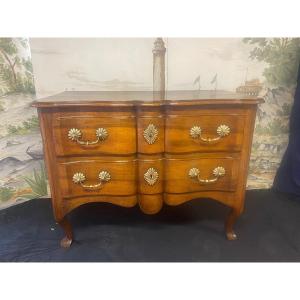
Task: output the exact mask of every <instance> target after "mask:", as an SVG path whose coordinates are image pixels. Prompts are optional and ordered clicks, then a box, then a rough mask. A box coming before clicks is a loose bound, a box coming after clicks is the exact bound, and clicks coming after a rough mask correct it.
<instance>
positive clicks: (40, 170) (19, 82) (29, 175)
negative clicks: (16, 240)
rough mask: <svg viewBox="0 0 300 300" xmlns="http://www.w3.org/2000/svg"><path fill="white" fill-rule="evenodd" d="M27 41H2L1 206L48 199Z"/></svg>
mask: <svg viewBox="0 0 300 300" xmlns="http://www.w3.org/2000/svg"><path fill="white" fill-rule="evenodd" d="M34 98H35V88H34V78H33V70H32V64H31V57H30V50H29V44H28V40H26V39H22V38H0V149H1V151H0V206H1V207H6V206H9V205H11V204H14V203H18V202H21V201H24V200H27V199H31V198H36V197H39V196H44V195H47V180H46V175H45V168H44V162H43V154H42V144H41V136H40V133H39V122H38V118H37V115H36V110H35V109H33V108H31V106H30V105H31V103H32V101H33V99H34Z"/></svg>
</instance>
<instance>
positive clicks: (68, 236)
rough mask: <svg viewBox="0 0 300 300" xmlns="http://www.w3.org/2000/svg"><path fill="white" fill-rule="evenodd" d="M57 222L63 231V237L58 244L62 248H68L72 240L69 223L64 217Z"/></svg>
mask: <svg viewBox="0 0 300 300" xmlns="http://www.w3.org/2000/svg"><path fill="white" fill-rule="evenodd" d="M58 224H59V225H60V226H61V227H62V228H63V230H64V232H65V235H66V236H65V237H64V238H63V239H62V240H61V241H60V246H61V247H62V248H69V247H70V246H71V244H72V242H73V231H72V226H71V223H70V222H69V221H68V220H67V219H66V218H63V219H62V220H61V221H60V222H58Z"/></svg>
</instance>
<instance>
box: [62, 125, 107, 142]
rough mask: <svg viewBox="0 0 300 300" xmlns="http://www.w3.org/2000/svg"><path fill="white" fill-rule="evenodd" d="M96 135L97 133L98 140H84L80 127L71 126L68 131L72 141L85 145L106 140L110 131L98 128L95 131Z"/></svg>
mask: <svg viewBox="0 0 300 300" xmlns="http://www.w3.org/2000/svg"><path fill="white" fill-rule="evenodd" d="M95 135H96V138H97V139H96V140H94V141H82V140H81V137H82V132H81V130H80V129H78V128H71V129H70V130H69V132H68V138H69V139H70V140H71V141H74V142H76V143H78V144H80V145H85V146H88V145H95V144H97V143H99V142H102V141H104V140H106V139H107V137H108V132H107V130H106V129H105V128H102V127H100V128H97V129H96V132H95Z"/></svg>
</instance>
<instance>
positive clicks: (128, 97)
mask: <svg viewBox="0 0 300 300" xmlns="http://www.w3.org/2000/svg"><path fill="white" fill-rule="evenodd" d="M164 98H165V99H163V100H162V97H161V96H160V93H154V92H152V91H66V92H62V93H59V94H56V95H53V96H50V97H46V98H42V99H38V100H36V101H35V102H34V103H33V106H34V107H60V106H135V105H145V106H160V105H201V104H205V105H207V104H258V103H262V102H264V101H263V99H262V98H258V97H255V96H248V95H243V94H237V93H231V92H225V91H167V92H166V95H165V97H164Z"/></svg>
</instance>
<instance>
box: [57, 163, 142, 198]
mask: <svg viewBox="0 0 300 300" xmlns="http://www.w3.org/2000/svg"><path fill="white" fill-rule="evenodd" d="M136 165H137V164H136V161H135V160H128V161H126V160H124V161H99V160H81V161H75V160H74V161H69V162H65V163H60V164H59V176H60V184H61V185H60V188H61V190H62V195H63V197H64V198H71V197H80V196H97V195H111V196H126V195H134V194H136V191H137V184H136V181H137V178H136V177H137V175H136V174H137V167H136Z"/></svg>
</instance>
